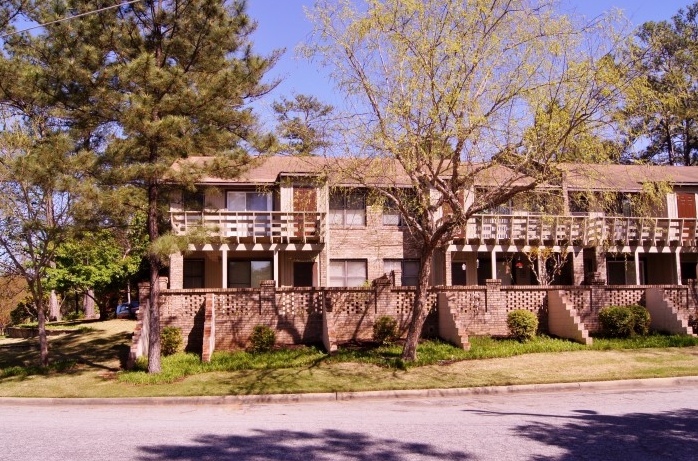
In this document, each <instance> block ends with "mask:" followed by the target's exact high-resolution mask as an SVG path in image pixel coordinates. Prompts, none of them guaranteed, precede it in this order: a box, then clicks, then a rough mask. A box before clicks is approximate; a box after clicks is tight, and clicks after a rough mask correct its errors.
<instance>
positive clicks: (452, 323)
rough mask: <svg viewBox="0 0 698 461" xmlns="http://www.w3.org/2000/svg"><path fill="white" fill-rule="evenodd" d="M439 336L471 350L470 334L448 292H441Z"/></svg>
mask: <svg viewBox="0 0 698 461" xmlns="http://www.w3.org/2000/svg"><path fill="white" fill-rule="evenodd" d="M438 309H439V336H440V337H441V338H443V339H444V340H446V341H448V342H450V343H451V344H454V345H456V346H458V347H462V348H463V350H466V351H468V350H470V342H469V340H468V334H467V333H466V332H465V325H463V320H464V319H460V318H459V312H458V309H457V308H456V306H455V304H454V303H451V302H450V300H449V299H448V295H447V294H446V293H439V301H438Z"/></svg>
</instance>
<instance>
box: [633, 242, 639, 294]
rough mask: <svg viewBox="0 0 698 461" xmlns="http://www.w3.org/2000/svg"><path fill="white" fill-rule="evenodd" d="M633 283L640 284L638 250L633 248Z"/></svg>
mask: <svg viewBox="0 0 698 461" xmlns="http://www.w3.org/2000/svg"><path fill="white" fill-rule="evenodd" d="M634 256H635V285H640V252H639V251H638V249H637V248H635V254H634Z"/></svg>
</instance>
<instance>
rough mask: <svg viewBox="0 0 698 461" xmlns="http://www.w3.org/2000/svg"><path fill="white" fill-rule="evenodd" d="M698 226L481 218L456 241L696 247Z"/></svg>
mask: <svg viewBox="0 0 698 461" xmlns="http://www.w3.org/2000/svg"><path fill="white" fill-rule="evenodd" d="M697 224H698V220H696V219H694V218H691V219H689V218H642V217H610V216H539V215H478V216H475V217H473V218H471V219H470V221H469V222H468V224H467V226H466V229H465V232H461V233H460V234H459V235H457V236H456V238H455V239H454V240H456V241H459V240H460V241H464V242H465V243H466V244H470V243H485V244H520V245H558V244H574V245H581V246H598V245H602V244H610V245H651V246H655V245H656V246H661V245H675V246H690V247H695V246H696V245H697V244H698V241H697V238H698V237H697V235H696V229H697V227H698V226H697Z"/></svg>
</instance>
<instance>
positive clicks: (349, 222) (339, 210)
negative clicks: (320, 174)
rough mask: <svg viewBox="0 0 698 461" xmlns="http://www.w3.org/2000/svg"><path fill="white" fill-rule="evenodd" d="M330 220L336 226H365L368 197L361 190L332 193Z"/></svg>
mask: <svg viewBox="0 0 698 461" xmlns="http://www.w3.org/2000/svg"><path fill="white" fill-rule="evenodd" d="M329 222H330V224H331V225H335V226H365V225H366V197H365V196H364V194H363V193H362V192H359V191H351V192H347V191H336V192H332V193H331V194H330V215H329Z"/></svg>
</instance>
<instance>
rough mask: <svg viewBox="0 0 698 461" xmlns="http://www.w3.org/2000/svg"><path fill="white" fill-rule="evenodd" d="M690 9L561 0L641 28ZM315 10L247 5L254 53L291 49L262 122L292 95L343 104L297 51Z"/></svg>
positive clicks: (670, 3) (299, 3)
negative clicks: (613, 12)
mask: <svg viewBox="0 0 698 461" xmlns="http://www.w3.org/2000/svg"><path fill="white" fill-rule="evenodd" d="M690 4H691V2H690V1H683V0H659V1H658V0H639V1H638V0H605V1H604V0H586V1H584V0H582V1H579V0H562V3H561V6H562V7H563V8H565V9H569V11H574V12H576V13H578V14H581V15H583V16H586V17H587V18H593V17H596V16H598V15H600V14H603V13H604V12H606V11H608V10H610V9H612V8H618V9H620V10H622V11H623V14H624V15H625V16H626V17H627V18H628V19H629V20H630V21H631V23H632V24H634V25H636V26H639V25H640V24H642V23H644V22H647V21H662V20H668V19H670V18H671V17H672V16H673V15H675V14H676V13H677V12H678V10H679V9H680V8H685V7H686V6H687V5H690ZM312 5H313V1H312V0H248V13H249V14H250V16H252V17H253V18H254V19H255V20H256V21H257V22H258V28H257V31H256V32H255V34H254V36H253V40H254V44H255V46H254V48H255V50H256V51H257V52H259V53H269V52H270V51H271V50H274V49H279V48H285V49H286V53H285V54H284V55H283V57H282V58H281V60H280V62H279V63H278V64H277V65H276V67H275V68H274V69H273V70H272V71H271V73H270V76H271V77H273V78H282V79H283V82H282V83H281V85H279V87H278V88H277V89H276V90H275V91H274V92H273V93H272V94H271V95H270V96H268V97H267V98H266V99H265V100H263V101H260V102H259V103H258V104H256V106H257V109H258V110H259V113H260V115H261V116H262V118H263V120H266V121H269V120H271V119H272V118H273V116H272V114H271V109H270V108H269V106H270V105H271V102H272V101H274V100H275V99H279V98H280V97H281V96H285V97H290V96H291V95H292V94H293V93H303V94H310V95H314V96H316V97H318V98H319V99H320V100H322V101H323V102H327V103H330V104H335V105H341V99H339V97H338V96H337V95H336V94H335V93H334V91H333V86H332V83H331V82H330V81H329V79H328V78H327V74H326V72H324V71H322V70H321V69H318V67H317V65H316V64H313V63H310V62H307V61H305V60H304V59H302V58H298V57H296V55H295V48H296V47H297V45H298V44H300V43H301V42H303V41H304V40H305V39H306V38H307V37H308V34H309V33H310V31H311V25H310V23H309V22H308V20H307V19H306V17H305V13H304V10H303V8H304V7H312Z"/></svg>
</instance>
